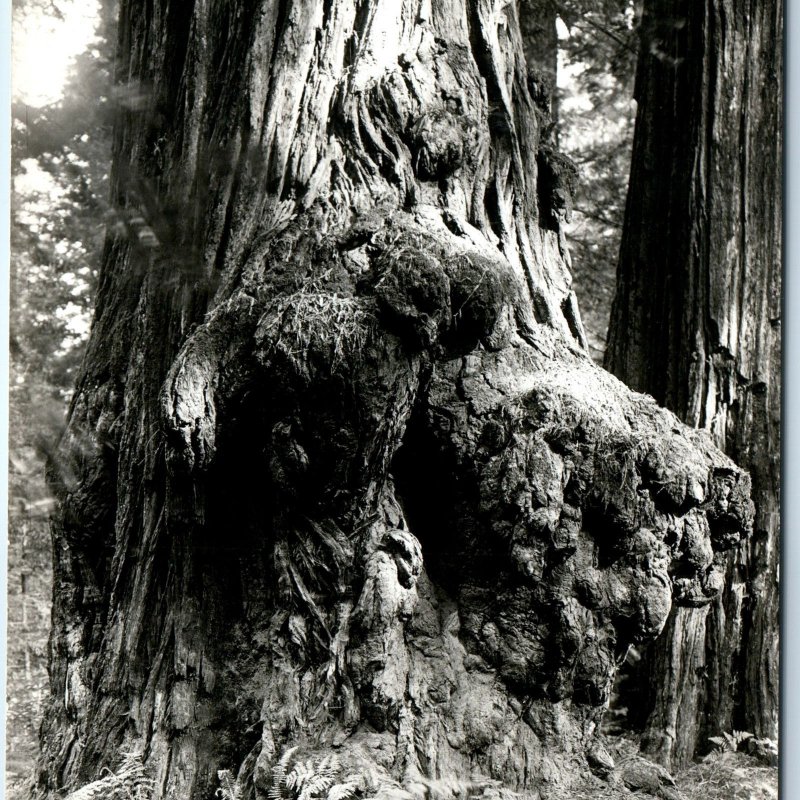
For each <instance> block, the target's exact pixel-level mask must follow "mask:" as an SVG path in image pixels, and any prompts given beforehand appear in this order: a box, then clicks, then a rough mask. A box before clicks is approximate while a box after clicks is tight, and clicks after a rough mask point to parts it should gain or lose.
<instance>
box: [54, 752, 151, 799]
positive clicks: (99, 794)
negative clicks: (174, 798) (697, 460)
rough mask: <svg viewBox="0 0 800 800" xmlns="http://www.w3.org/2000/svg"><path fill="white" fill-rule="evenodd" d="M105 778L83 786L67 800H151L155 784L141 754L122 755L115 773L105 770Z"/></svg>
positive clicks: (128, 753) (129, 753)
mask: <svg viewBox="0 0 800 800" xmlns="http://www.w3.org/2000/svg"><path fill="white" fill-rule="evenodd" d="M103 773H104V774H103V776H102V777H101V778H100V779H99V780H96V781H93V782H92V783H89V784H87V785H86V786H82V787H81V788H80V789H78V790H77V791H74V792H73V793H72V794H70V795H68V796H67V797H66V800H150V798H151V797H152V796H153V790H154V788H155V784H154V782H153V780H152V779H151V778H150V777H149V776H148V774H147V769H146V767H145V765H144V763H143V761H142V757H141V754H139V753H135V752H127V753H122V761H121V762H120V765H119V767H117V770H116V771H115V772H112V771H111V770H110V769H108V768H105V769H104V770H103Z"/></svg>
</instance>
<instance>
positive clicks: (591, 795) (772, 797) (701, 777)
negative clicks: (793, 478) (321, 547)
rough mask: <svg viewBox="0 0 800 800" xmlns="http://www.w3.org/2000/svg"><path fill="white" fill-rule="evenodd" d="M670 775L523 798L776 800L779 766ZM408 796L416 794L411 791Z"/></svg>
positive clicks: (16, 791)
mask: <svg viewBox="0 0 800 800" xmlns="http://www.w3.org/2000/svg"><path fill="white" fill-rule="evenodd" d="M605 744H606V745H607V749H608V750H609V752H612V753H613V755H614V758H615V760H616V762H617V764H618V765H619V764H620V763H622V762H623V761H624V760H625V759H628V758H636V757H637V755H638V752H639V747H638V742H637V741H636V739H635V738H634V737H630V736H613V737H605ZM674 778H675V785H674V786H662V787H659V788H658V789H655V790H654V793H650V792H647V791H645V790H639V791H631V790H630V789H629V788H627V787H626V786H625V785H623V784H622V782H621V781H619V780H618V779H617V780H615V779H614V777H613V776H612V778H611V779H610V780H601V779H599V778H589V779H588V780H587V781H586V782H585V783H584V784H582V785H581V786H578V787H573V788H572V789H570V790H568V791H567V790H554V789H550V790H549V791H546V792H544V793H540V794H539V795H538V797H537V793H536V792H532V793H530V794H526V795H524V797H527V798H531V800H533V798H537V800H652V798H660V800H778V768H777V767H775V766H764V765H763V764H761V763H759V761H758V760H757V759H755V758H754V757H752V756H749V755H746V754H744V753H735V752H724V753H712V754H711V755H709V756H706V757H705V759H703V760H702V761H700V762H698V763H695V764H692V765H691V766H690V767H688V768H687V769H685V770H683V771H680V772H676V773H675V774H674ZM29 793H30V784H29V783H28V781H13V782H12V781H8V782H7V784H6V795H5V796H6V797H7V798H8V800H28V798H29V796H30V795H29ZM403 794H406V793H403ZM445 794H447V795H448V797H445V796H444V794H439V793H438V792H426V794H425V797H426V799H427V800H473V798H472V796H471V793H470V792H469V791H467V792H464V791H463V790H462V791H460V792H457V793H455V794H451V793H445ZM138 796H139V795H137V797H138ZM223 796H225V795H223ZM408 796H409V797H412V796H413V797H417V795H416V794H413V795H412V794H411V793H408ZM499 797H501V798H504V800H510V799H511V798H516V797H519V798H521V797H523V795H518V794H517V793H515V792H507V791H505V790H503V791H501V792H500V794H499ZM485 798H486V795H479V796H477V797H475V798H474V800H485ZM283 800H288V798H284V799H283Z"/></svg>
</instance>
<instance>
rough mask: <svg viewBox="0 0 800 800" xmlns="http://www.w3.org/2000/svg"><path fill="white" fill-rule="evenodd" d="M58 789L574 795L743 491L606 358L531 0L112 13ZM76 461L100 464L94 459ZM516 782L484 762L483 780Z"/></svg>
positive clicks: (67, 526) (47, 788) (65, 631)
mask: <svg viewBox="0 0 800 800" xmlns="http://www.w3.org/2000/svg"><path fill="white" fill-rule="evenodd" d="M120 31H121V37H120V60H119V65H118V79H119V84H120V86H119V102H120V103H121V104H122V105H123V107H124V108H125V112H124V116H123V118H122V120H121V122H120V125H119V127H118V131H117V134H116V144H115V152H114V171H113V185H114V190H115V193H116V197H115V199H116V201H117V203H118V205H119V207H120V209H121V211H120V214H121V215H122V219H123V222H124V225H123V226H121V227H122V228H124V229H123V230H119V231H117V232H116V233H115V234H114V235H112V236H111V237H110V239H109V243H108V247H107V252H106V258H105V263H104V267H103V272H102V278H101V282H100V289H99V294H98V299H97V313H96V319H95V323H94V327H93V330H92V337H91V341H90V344H89V350H88V353H87V356H86V360H85V363H84V366H83V371H82V375H81V378H80V381H79V384H78V386H77V390H76V393H75V397H74V401H73V403H72V407H71V412H70V419H69V425H68V429H67V432H66V434H65V436H64V439H63V441H62V444H61V452H62V462H63V464H65V465H69V466H70V469H64V470H62V471H61V472H54V473H53V475H52V479H53V481H54V482H56V483H58V482H59V481H60V483H61V485H60V492H61V498H62V504H61V512H60V514H59V516H58V517H57V518H56V519H55V520H54V523H53V535H54V545H55V546H54V552H55V589H54V628H53V635H52V643H51V681H52V700H51V704H50V708H49V711H48V714H47V718H46V720H45V723H44V726H43V741H44V755H43V757H42V762H41V771H40V776H39V787H38V792H39V794H40V795H47V794H48V793H51V794H52V792H53V791H55V790H56V789H59V788H61V787H64V788H65V789H74V788H75V787H77V786H80V785H81V784H82V783H86V782H89V781H92V780H94V779H97V778H98V777H100V772H101V768H102V767H104V766H109V767H113V765H114V760H115V753H117V752H118V751H119V750H120V748H123V749H125V750H126V751H137V752H140V753H142V756H143V758H144V760H145V762H146V765H147V768H148V770H149V771H150V773H149V774H150V777H151V779H152V780H154V781H155V786H156V789H155V797H157V798H181V800H184V799H188V800H199V799H200V798H204V799H205V798H209V799H210V798H211V797H213V796H214V791H215V789H216V788H217V786H218V784H217V770H219V769H223V768H224V769H231V770H233V771H234V772H236V771H237V770H238V775H239V781H240V785H241V786H242V788H243V792H244V796H245V797H247V798H264V797H266V796H267V794H268V792H269V790H270V787H271V785H272V780H273V777H272V773H271V769H272V767H273V766H274V765H275V763H276V760H277V759H278V758H279V757H280V755H281V753H283V752H284V750H285V748H286V747H287V746H289V745H292V746H295V745H299V746H301V748H302V749H301V751H300V752H301V753H302V754H303V757H311V756H313V755H314V754H315V753H322V752H330V751H331V748H333V749H335V750H336V751H337V752H338V754H339V757H340V761H341V763H342V764H343V765H344V767H345V768H347V769H348V770H352V771H354V772H355V773H357V774H358V781H359V782H360V786H361V788H362V790H363V791H364V793H365V796H377V795H380V794H384V795H386V793H387V792H388V793H391V791H393V789H392V787H397V785H398V784H408V783H409V781H413V780H414V779H416V778H419V777H424V776H427V777H432V778H445V779H451V778H459V779H461V780H474V781H478V782H479V781H501V782H502V783H503V784H504V785H505V786H507V787H509V788H512V789H518V790H526V791H527V790H532V789H533V788H534V787H540V788H541V789H542V792H543V794H546V790H547V787H548V786H551V785H554V784H558V783H569V782H570V781H571V780H574V779H575V778H576V777H577V776H579V775H580V774H581V773H582V772H584V771H585V769H586V765H587V760H586V754H587V752H592V750H593V748H594V753H595V761H596V762H597V761H600V762H603V763H607V761H608V758H607V756H606V757H605V760H604V759H603V758H602V754H600V755H599V756H598V753H597V750H596V742H595V741H594V738H593V734H594V731H595V728H596V722H597V720H598V717H599V715H600V714H601V713H602V709H603V705H604V703H605V701H606V699H607V697H608V693H609V688H610V685H611V681H612V680H613V675H614V671H615V667H616V663H617V662H618V660H619V659H620V658H621V657H622V656H623V655H624V653H625V651H626V649H627V647H628V645H629V644H630V643H631V642H641V641H645V640H647V639H650V638H652V637H654V636H655V635H656V634H657V633H658V632H659V631H660V630H661V627H662V626H663V624H664V621H665V620H666V618H667V616H668V613H669V610H670V607H671V605H672V604H673V602H677V603H683V604H688V605H692V606H695V605H699V604H703V603H706V602H709V601H710V599H711V598H712V597H713V596H714V595H715V594H716V592H717V591H718V590H719V587H720V585H721V581H722V574H721V572H720V567H721V563H722V562H721V558H722V556H721V553H722V552H723V551H724V550H725V549H726V548H729V547H731V546H732V545H733V544H735V543H736V542H737V541H738V540H739V537H740V535H741V534H742V533H744V532H746V531H747V530H748V527H749V524H750V515H751V511H750V501H749V478H748V477H747V476H746V474H745V473H742V472H741V471H739V470H738V469H737V468H736V467H735V466H734V465H733V463H732V462H730V461H729V460H728V459H727V458H726V457H725V456H723V455H722V454H721V453H720V452H719V451H717V450H716V449H715V448H714V447H713V446H712V445H711V443H710V441H709V440H708V438H707V437H706V436H705V435H704V434H702V433H698V432H695V431H692V430H691V429H689V428H686V427H684V426H682V425H681V424H680V423H679V422H678V420H677V419H676V418H675V417H674V416H673V415H672V414H671V413H669V412H666V411H663V410H661V409H659V408H658V407H657V406H656V405H655V404H654V403H653V402H652V401H650V400H648V399H647V398H645V397H643V396H640V395H636V394H633V393H631V392H630V391H629V390H627V389H626V388H625V387H624V386H623V384H622V383H620V382H619V381H618V380H617V379H615V378H612V377H611V376H609V375H608V374H606V373H603V372H602V371H601V370H599V369H597V368H595V367H594V366H593V365H592V364H591V362H590V360H589V358H588V357H587V355H586V352H585V345H584V337H583V334H582V329H581V324H580V319H579V316H578V312H577V308H576V305H575V298H574V295H573V294H572V293H571V291H570V288H569V282H570V278H569V273H568V269H567V264H566V258H567V255H566V251H565V249H564V236H563V232H562V230H561V222H562V219H563V208H564V188H563V185H562V182H561V177H562V176H561V175H560V171H559V170H560V168H559V163H560V162H559V161H558V159H557V158H555V156H554V155H553V151H552V147H549V148H547V149H546V150H545V152H544V155H543V154H542V152H541V149H540V147H539V144H540V126H541V118H540V111H541V109H539V110H537V108H536V107H535V104H534V102H533V100H532V98H531V93H530V91H529V86H528V75H527V70H526V66H525V61H524V57H523V54H522V39H521V34H520V29H519V21H518V17H517V11H516V6H515V4H513V3H504V4H498V3H490V2H487V0H470V2H467V0H434V1H433V2H429V1H428V0H424V1H423V2H419V0H416V2H410V0H404V2H397V0H383V2H372V3H355V2H350V0H327V1H326V2H323V0H305V1H304V2H299V1H298V2H292V3H275V2H258V0H251V1H250V2H225V3H205V2H200V0H198V2H195V3H193V4H186V3H180V4H178V3H171V2H167V1H166V0H162V2H156V3H151V2H147V3H145V2H138V0H129V1H128V2H123V4H122V10H121V25H120ZM73 474H74V476H75V479H72V477H71V476H72V475H73ZM488 785H493V784H487V786H488Z"/></svg>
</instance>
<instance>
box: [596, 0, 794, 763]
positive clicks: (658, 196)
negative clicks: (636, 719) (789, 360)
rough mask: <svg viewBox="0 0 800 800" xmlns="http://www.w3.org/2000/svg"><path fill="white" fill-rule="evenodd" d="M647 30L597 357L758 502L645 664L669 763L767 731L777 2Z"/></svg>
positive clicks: (772, 728)
mask: <svg viewBox="0 0 800 800" xmlns="http://www.w3.org/2000/svg"><path fill="white" fill-rule="evenodd" d="M642 30H643V47H642V56H641V59H640V62H639V72H638V76H637V89H636V93H637V95H636V96H637V100H638V115H637V120H636V134H635V141H634V154H633V166H632V172H631V181H630V191H629V196H628V204H627V211H626V218H625V227H624V233H623V242H622V248H621V255H620V264H619V271H618V280H617V293H616V298H615V301H614V306H613V311H612V318H611V327H610V331H609V340H608V350H607V355H606V366H607V368H608V369H610V370H611V371H612V372H613V373H614V374H615V375H617V376H619V377H620V378H622V379H623V380H624V381H625V382H626V383H627V384H628V385H629V386H630V387H631V388H633V389H635V390H637V391H643V392H648V393H650V394H652V395H653V396H654V397H655V399H656V400H657V401H658V402H659V403H663V404H664V405H666V406H667V407H668V408H670V409H672V410H673V411H675V412H676V413H677V414H678V416H680V417H681V418H682V419H683V420H684V421H686V422H687V423H689V424H691V425H694V426H697V427H700V428H705V429H707V430H708V431H709V432H710V433H711V434H712V436H713V437H714V440H715V441H716V443H717V444H718V445H719V446H720V447H721V448H722V449H724V450H725V451H726V452H727V453H728V455H730V456H731V457H732V458H733V459H734V460H736V462H737V463H739V464H741V465H742V466H744V467H746V468H747V469H748V470H750V473H751V475H752V480H753V487H754V499H755V502H756V522H755V535H754V537H753V538H752V539H751V540H749V541H748V542H747V543H745V544H743V545H742V546H741V547H740V548H739V549H738V550H737V551H736V552H735V553H734V554H732V555H731V557H730V559H729V562H728V566H727V571H728V575H729V581H728V584H727V587H728V588H727V589H726V591H725V592H724V593H723V594H722V595H721V596H720V597H719V598H717V600H715V602H714V603H713V604H712V605H711V606H709V608H708V610H707V615H706V612H705V611H701V612H696V611H693V610H688V609H676V610H675V612H674V614H673V617H672V618H671V620H670V622H669V623H668V630H669V635H665V636H663V637H661V638H660V639H659V640H658V641H657V642H656V643H655V645H653V647H652V648H651V652H650V654H649V656H648V658H649V659H650V667H649V669H650V672H649V673H648V674H649V678H645V680H649V685H650V686H651V687H653V693H652V698H651V700H652V707H651V711H650V713H649V720H648V723H647V730H646V736H645V743H644V746H645V749H646V750H647V751H649V752H650V753H653V754H657V755H658V756H659V757H660V758H661V760H662V761H663V762H664V763H665V764H666V765H669V764H670V763H671V764H672V765H679V764H684V763H685V762H686V761H687V760H689V759H691V758H692V757H693V756H694V754H695V752H696V750H697V749H698V748H701V747H704V746H705V745H706V738H707V737H708V736H709V735H713V734H719V732H720V731H721V730H727V731H730V730H731V729H733V728H736V729H741V730H749V731H751V732H753V733H755V734H757V735H759V736H768V737H773V738H774V737H776V736H777V726H778V700H779V696H778V579H777V569H778V555H779V544H778V537H779V508H780V505H779V490H780V483H779V476H780V402H781V400H780V398H781V389H780V375H781V335H780V314H781V311H780V307H781V191H782V190H781V130H782V127H781V126H782V116H781V103H782V70H783V64H782V37H783V20H782V4H781V3H780V2H777V0H774V1H771V2H755V1H754V0H753V1H751V2H745V3H740V2H733V1H732V0H709V2H704V3H693V2H688V0H684V1H683V2H668V1H667V0H653V1H652V2H649V3H646V4H645V15H644V19H643V23H642ZM686 676H689V677H688V683H686V682H685V680H686ZM679 698H682V699H680V700H679Z"/></svg>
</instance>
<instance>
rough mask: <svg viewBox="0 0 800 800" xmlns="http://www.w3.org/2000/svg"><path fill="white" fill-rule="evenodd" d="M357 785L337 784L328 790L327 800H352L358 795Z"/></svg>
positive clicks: (348, 783) (350, 782)
mask: <svg viewBox="0 0 800 800" xmlns="http://www.w3.org/2000/svg"><path fill="white" fill-rule="evenodd" d="M356 788H357V786H356V784H355V783H353V782H352V781H348V782H346V783H336V784H334V785H333V786H331V788H330V789H328V797H327V798H326V800H352V798H353V797H355V794H356Z"/></svg>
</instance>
